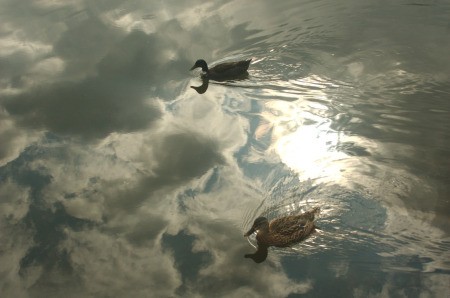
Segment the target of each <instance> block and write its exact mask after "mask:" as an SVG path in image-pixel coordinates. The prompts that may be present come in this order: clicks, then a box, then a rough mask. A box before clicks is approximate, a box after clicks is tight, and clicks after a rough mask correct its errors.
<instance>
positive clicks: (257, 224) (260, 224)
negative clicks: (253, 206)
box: [244, 216, 269, 237]
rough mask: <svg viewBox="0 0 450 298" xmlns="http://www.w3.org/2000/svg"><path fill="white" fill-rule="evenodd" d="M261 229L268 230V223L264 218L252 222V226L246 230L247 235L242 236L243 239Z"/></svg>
mask: <svg viewBox="0 0 450 298" xmlns="http://www.w3.org/2000/svg"><path fill="white" fill-rule="evenodd" d="M262 229H269V221H268V220H267V218H265V217H262V216H261V217H258V218H257V219H255V221H254V222H253V226H252V227H251V228H250V230H248V232H247V233H245V234H244V237H248V236H250V235H251V234H253V233H254V232H255V231H258V230H262Z"/></svg>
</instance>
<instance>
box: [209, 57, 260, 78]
mask: <svg viewBox="0 0 450 298" xmlns="http://www.w3.org/2000/svg"><path fill="white" fill-rule="evenodd" d="M251 61H252V59H249V60H243V61H237V62H225V63H221V64H218V65H216V66H213V67H212V68H211V69H210V71H212V72H214V73H217V74H221V73H228V72H230V71H236V70H238V71H242V72H244V71H246V70H247V69H248V67H249V65H250V62H251Z"/></svg>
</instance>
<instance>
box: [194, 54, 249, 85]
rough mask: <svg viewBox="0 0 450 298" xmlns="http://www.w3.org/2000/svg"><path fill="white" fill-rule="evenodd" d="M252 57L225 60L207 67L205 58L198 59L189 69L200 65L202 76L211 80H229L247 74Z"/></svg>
mask: <svg viewBox="0 0 450 298" xmlns="http://www.w3.org/2000/svg"><path fill="white" fill-rule="evenodd" d="M251 61H252V59H248V60H242V61H236V62H225V63H220V64H217V65H215V66H213V67H211V68H208V64H207V63H206V61H205V60H203V59H199V60H197V61H196V62H195V64H194V66H193V67H192V68H191V70H193V69H195V68H198V67H200V68H201V69H202V71H203V74H202V78H204V79H211V80H227V79H228V80H229V79H236V78H240V77H242V76H245V75H248V72H247V70H248V67H249V66H250V62H251Z"/></svg>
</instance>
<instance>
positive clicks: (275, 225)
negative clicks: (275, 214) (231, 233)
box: [244, 207, 320, 263]
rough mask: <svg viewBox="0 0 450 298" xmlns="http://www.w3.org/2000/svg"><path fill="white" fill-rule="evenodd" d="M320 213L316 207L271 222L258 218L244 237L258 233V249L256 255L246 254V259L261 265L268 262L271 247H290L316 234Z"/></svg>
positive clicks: (264, 218)
mask: <svg viewBox="0 0 450 298" xmlns="http://www.w3.org/2000/svg"><path fill="white" fill-rule="evenodd" d="M319 212H320V208H319V207H315V208H313V209H312V210H310V211H307V212H304V213H302V214H298V215H288V216H284V217H279V218H275V219H272V220H271V221H270V222H269V220H268V219H267V218H266V217H258V218H257V219H255V221H254V223H253V225H252V227H251V228H250V230H249V231H248V232H247V233H245V234H244V237H248V236H250V235H251V234H253V233H254V232H256V242H257V244H258V248H257V250H256V252H255V253H253V254H246V255H245V257H246V258H251V259H253V261H255V262H256V263H261V262H264V261H265V260H266V258H267V254H268V248H269V247H270V246H275V247H288V246H291V245H292V244H295V243H298V242H300V241H302V240H304V239H305V238H306V237H308V236H309V235H311V233H313V232H314V230H315V225H314V218H315V216H316V215H317V214H319Z"/></svg>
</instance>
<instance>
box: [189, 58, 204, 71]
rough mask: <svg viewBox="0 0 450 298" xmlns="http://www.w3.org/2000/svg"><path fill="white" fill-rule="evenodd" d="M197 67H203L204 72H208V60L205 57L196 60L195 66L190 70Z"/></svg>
mask: <svg viewBox="0 0 450 298" xmlns="http://www.w3.org/2000/svg"><path fill="white" fill-rule="evenodd" d="M197 67H201V68H202V70H203V71H204V72H208V64H206V61H205V60H203V59H199V60H197V61H195V64H194V66H192V67H191V69H190V70H193V69H196V68H197Z"/></svg>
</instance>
